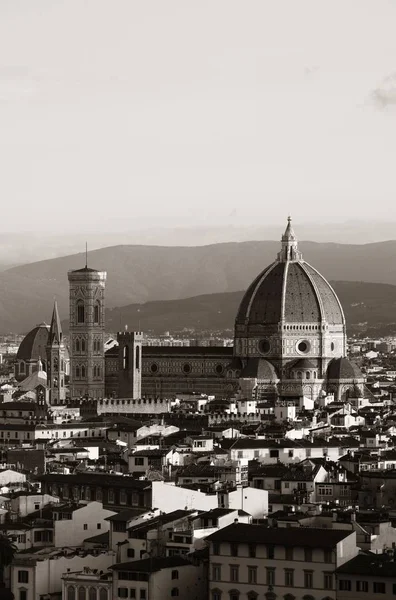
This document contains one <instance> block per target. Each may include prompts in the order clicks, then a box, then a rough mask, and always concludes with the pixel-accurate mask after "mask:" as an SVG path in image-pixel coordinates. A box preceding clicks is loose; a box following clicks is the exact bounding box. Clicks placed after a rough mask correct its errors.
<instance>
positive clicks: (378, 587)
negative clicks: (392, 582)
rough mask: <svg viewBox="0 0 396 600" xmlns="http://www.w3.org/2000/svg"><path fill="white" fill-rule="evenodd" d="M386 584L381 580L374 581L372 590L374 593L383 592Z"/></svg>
mask: <svg viewBox="0 0 396 600" xmlns="http://www.w3.org/2000/svg"><path fill="white" fill-rule="evenodd" d="M385 590H386V586H385V583H384V582H383V581H374V583H373V592H374V594H385Z"/></svg>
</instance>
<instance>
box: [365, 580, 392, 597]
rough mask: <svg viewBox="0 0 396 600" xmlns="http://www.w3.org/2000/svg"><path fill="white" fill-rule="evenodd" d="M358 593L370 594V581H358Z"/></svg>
mask: <svg viewBox="0 0 396 600" xmlns="http://www.w3.org/2000/svg"><path fill="white" fill-rule="evenodd" d="M356 591H357V592H368V581H357V582H356ZM393 593H394V594H395V593H396V584H393Z"/></svg>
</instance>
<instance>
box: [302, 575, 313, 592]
mask: <svg viewBox="0 0 396 600" xmlns="http://www.w3.org/2000/svg"><path fill="white" fill-rule="evenodd" d="M304 587H305V588H306V589H307V590H311V589H312V588H313V571H304Z"/></svg>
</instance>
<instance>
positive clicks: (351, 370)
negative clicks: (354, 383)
mask: <svg viewBox="0 0 396 600" xmlns="http://www.w3.org/2000/svg"><path fill="white" fill-rule="evenodd" d="M327 378H328V379H364V377H363V374H362V372H361V370H360V369H359V367H358V366H357V365H356V364H355V363H353V362H352V361H350V360H348V359H347V358H344V357H343V358H333V360H331V361H330V363H329V366H328V367H327Z"/></svg>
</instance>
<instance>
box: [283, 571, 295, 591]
mask: <svg viewBox="0 0 396 600" xmlns="http://www.w3.org/2000/svg"><path fill="white" fill-rule="evenodd" d="M285 586H286V587H293V586H294V569H285Z"/></svg>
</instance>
